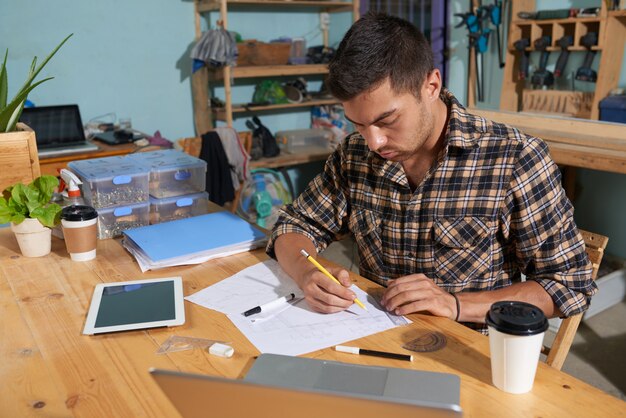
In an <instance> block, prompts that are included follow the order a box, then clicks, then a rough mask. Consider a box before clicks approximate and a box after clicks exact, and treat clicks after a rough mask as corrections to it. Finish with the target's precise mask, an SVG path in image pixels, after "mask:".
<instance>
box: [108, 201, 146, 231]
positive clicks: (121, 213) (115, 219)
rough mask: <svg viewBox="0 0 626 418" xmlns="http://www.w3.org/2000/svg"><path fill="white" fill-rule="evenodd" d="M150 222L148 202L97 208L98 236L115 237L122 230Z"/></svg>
mask: <svg viewBox="0 0 626 418" xmlns="http://www.w3.org/2000/svg"><path fill="white" fill-rule="evenodd" d="M149 223H150V203H149V202H142V203H135V204H132V205H125V206H115V207H112V208H104V209H98V238H99V239H105V238H115V237H119V236H120V235H122V231H125V230H127V229H131V228H136V227H139V226H146V225H148V224H149Z"/></svg>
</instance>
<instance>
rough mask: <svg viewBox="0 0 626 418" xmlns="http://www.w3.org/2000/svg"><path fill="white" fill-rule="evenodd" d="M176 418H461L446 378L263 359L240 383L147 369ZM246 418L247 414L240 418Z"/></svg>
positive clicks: (455, 391)
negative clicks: (167, 399) (174, 409)
mask: <svg viewBox="0 0 626 418" xmlns="http://www.w3.org/2000/svg"><path fill="white" fill-rule="evenodd" d="M150 373H151V374H152V376H153V378H154V379H155V380H156V382H157V383H158V385H159V386H160V387H161V389H162V390H163V392H165V394H166V395H167V396H168V398H169V399H170V401H171V402H172V404H173V405H174V406H175V407H176V409H178V411H179V412H180V413H181V415H182V416H183V417H196V416H197V417H200V416H206V415H207V413H209V411H210V413H211V415H215V416H220V417H244V416H247V415H248V416H254V417H255V418H257V417H283V416H284V417H289V416H298V417H302V418H307V417H311V418H313V417H315V418H319V417H320V416H341V417H351V416H354V417H359V418H370V417H371V418H380V417H384V416H390V417H394V418H405V417H407V418H408V417H416V416H420V417H421V416H426V417H460V416H462V412H461V408H460V406H459V400H460V379H459V377H458V376H455V375H451V374H446V373H433V372H422V371H415V370H406V369H396V368H388V367H376V366H362V365H355V364H349V363H339V362H334V361H324V360H316V359H307V358H301V357H290V356H281V355H274V354H262V355H260V356H259V357H258V359H257V360H256V362H255V364H254V366H253V367H252V368H251V369H250V371H249V372H248V374H247V376H246V378H245V379H244V380H233V379H225V378H220V377H213V376H203V375H194V374H186V373H181V372H176V371H165V370H154V369H153V370H151V371H150ZM244 414H246V415H244Z"/></svg>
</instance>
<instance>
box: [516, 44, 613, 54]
mask: <svg viewBox="0 0 626 418" xmlns="http://www.w3.org/2000/svg"><path fill="white" fill-rule="evenodd" d="M567 49H568V50H569V51H570V52H573V51H586V50H587V48H585V47H584V46H570V47H569V48H567ZM547 50H548V51H550V52H556V51H558V52H560V51H561V47H560V46H549V47H548V48H547ZM591 50H592V51H602V47H601V46H592V47H591ZM509 51H510V52H511V53H513V54H517V52H518V51H517V49H515V48H510V47H509ZM525 51H527V52H538V51H537V50H536V49H535V48H531V47H528V48H526V49H525Z"/></svg>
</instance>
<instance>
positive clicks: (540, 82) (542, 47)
mask: <svg viewBox="0 0 626 418" xmlns="http://www.w3.org/2000/svg"><path fill="white" fill-rule="evenodd" d="M551 44H552V37H551V36H547V35H546V36H542V37H540V38H538V39H536V40H535V42H534V46H535V51H539V52H541V57H540V58H539V68H537V70H536V71H535V72H534V73H533V75H532V77H531V78H530V82H531V84H532V85H533V87H535V88H543V87H550V86H551V85H553V84H554V74H552V72H551V71H548V70H547V69H546V67H547V66H548V58H549V57H550V51H548V47H549V46H550V45H551Z"/></svg>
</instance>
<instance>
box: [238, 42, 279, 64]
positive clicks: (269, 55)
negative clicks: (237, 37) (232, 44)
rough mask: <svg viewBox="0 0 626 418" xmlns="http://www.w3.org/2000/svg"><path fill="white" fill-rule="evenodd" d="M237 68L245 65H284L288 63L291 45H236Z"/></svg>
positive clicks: (248, 43) (257, 43)
mask: <svg viewBox="0 0 626 418" xmlns="http://www.w3.org/2000/svg"><path fill="white" fill-rule="evenodd" d="M237 50H238V51H239V56H238V57H237V65H238V66H247V65H284V64H287V63H288V62H289V52H290V50H291V44H290V43H288V42H275V43H269V44H268V43H265V42H258V41H254V40H253V41H244V42H243V43H239V44H237Z"/></svg>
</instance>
